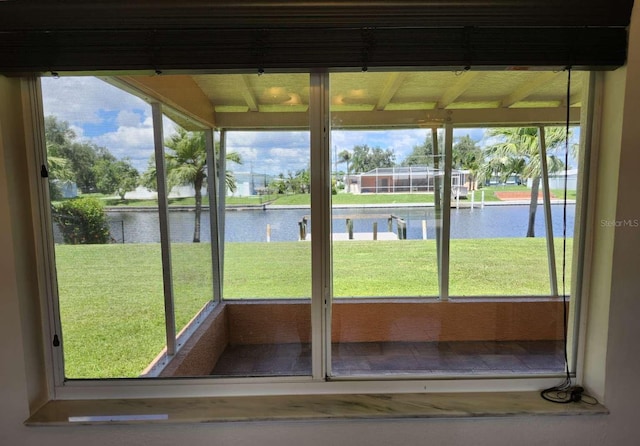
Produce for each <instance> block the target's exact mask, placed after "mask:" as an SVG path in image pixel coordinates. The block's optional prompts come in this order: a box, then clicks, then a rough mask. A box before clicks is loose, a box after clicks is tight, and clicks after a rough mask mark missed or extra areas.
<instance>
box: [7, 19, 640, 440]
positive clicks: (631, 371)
mask: <svg viewBox="0 0 640 446" xmlns="http://www.w3.org/2000/svg"><path fill="white" fill-rule="evenodd" d="M639 9H640V8H636V9H635V11H634V16H633V25H632V30H631V39H630V42H631V46H630V48H631V52H632V54H631V55H630V59H629V64H628V66H627V68H626V69H622V70H619V71H618V72H616V73H611V74H610V75H608V78H609V79H608V81H607V88H608V89H610V90H609V91H608V93H607V94H611V95H620V97H621V98H622V100H621V101H620V102H618V104H617V107H619V108H618V109H617V110H611V111H609V112H608V114H609V116H608V118H607V119H609V120H610V122H609V121H607V122H606V123H605V125H607V126H608V129H609V130H610V129H614V133H615V129H619V131H618V135H617V136H618V138H620V139H619V140H620V144H617V143H612V140H614V139H615V136H616V135H613V137H612V136H611V135H609V136H608V137H609V138H612V139H610V140H609V141H606V144H603V148H604V150H610V151H617V150H618V149H619V148H620V147H621V150H620V165H621V167H620V169H619V178H618V179H616V175H615V172H614V173H613V174H612V172H608V173H607V172H606V169H605V168H604V167H603V169H604V170H605V172H603V173H604V174H606V175H603V178H602V179H603V181H605V184H604V186H603V187H604V188H605V189H607V190H611V191H613V192H615V189H616V187H615V185H612V184H611V182H612V181H613V182H614V183H615V181H618V182H619V183H618V184H617V186H618V187H619V190H620V193H619V195H618V197H617V202H615V204H616V206H617V208H616V218H618V219H629V218H631V219H633V218H640V202H639V201H638V200H637V198H636V197H635V196H634V192H633V191H634V190H635V189H637V186H636V182H637V180H636V176H637V174H636V171H637V166H638V165H640V147H638V146H639V145H640V125H637V119H638V116H640V82H638V80H640V10H639ZM625 79H626V84H625V82H624V80H625ZM631 79H635V80H636V82H635V83H632V82H631V81H630V80H631ZM614 81H615V82H614ZM17 85H18V82H16V81H14V80H7V79H5V78H2V77H0V246H1V247H2V249H0V353H1V355H2V356H1V358H2V359H1V360H0V445H3V446H4V445H6V446H13V445H16V446H22V445H47V446H57V445H69V446H76V445H78V446H80V445H83V446H84V445H92V446H98V445H158V446H160V445H172V446H175V445H189V446H191V445H193V446H196V445H267V446H268V445H277V446H284V445H286V446H288V445H305V446H307V445H319V444H325V445H326V444H330V445H340V444H348V445H350V446H356V445H361V444H362V445H364V444H366V445H395V444H399V445H413V444H419V445H439V446H447V445H480V446H483V445H487V446H501V445H505V446H506V445H509V446H512V445H518V446H526V445H541V446H548V445H580V446H588V445H593V446H596V445H597V446H602V445H605V446H606V445H616V446H626V445H630V446H631V445H637V444H640V423H639V422H638V413H639V410H638V407H637V405H638V404H639V403H640V386H639V385H638V384H637V382H636V378H638V377H640V348H639V347H638V340H639V339H640V323H638V319H639V318H640V274H639V271H638V255H639V254H638V253H640V230H638V229H637V228H609V229H607V230H608V231H614V233H613V234H611V233H608V236H609V237H610V238H609V239H611V238H613V236H615V242H614V244H613V250H612V251H611V253H610V255H611V256H612V258H613V262H610V261H609V260H608V259H607V256H606V255H603V256H602V257H601V258H596V259H595V260H594V264H595V268H594V271H596V274H600V275H602V274H603V271H604V272H605V273H606V271H607V270H608V271H609V277H606V276H599V277H594V282H595V283H596V284H597V285H598V287H597V289H598V293H596V294H597V295H595V296H592V298H593V299H594V300H595V301H597V302H598V303H600V304H602V302H605V303H606V302H607V298H608V297H609V294H610V299H611V300H610V306H609V307H608V315H609V317H608V322H609V330H608V339H607V340H606V346H607V354H606V357H604V355H602V354H601V355H600V357H597V358H591V362H592V363H593V364H596V363H602V362H605V361H606V362H605V364H606V368H605V369H604V370H605V371H606V373H605V374H603V373H600V374H598V376H594V377H592V378H591V377H587V379H590V380H592V383H593V385H594V386H596V387H599V386H600V384H599V382H601V383H602V384H603V386H604V393H605V397H606V401H605V402H606V405H607V406H608V408H609V409H610V410H611V414H610V415H608V416H596V417H544V416H537V417H533V416H532V417H518V418H509V419H504V418H503V419H465V420H406V421H383V422H381V421H375V422H369V421H360V422H351V421H350V422H340V421H335V422H299V423H258V424H220V425H179V426H149V425H139V426H105V427H81V426H74V427H58V428H26V427H24V426H23V425H22V422H23V421H24V420H25V419H26V418H27V417H28V415H29V405H30V404H31V406H35V405H37V404H38V401H40V400H41V398H42V394H41V388H42V385H41V384H42V380H38V379H37V378H38V376H39V375H40V368H39V358H40V357H41V356H42V352H41V351H38V349H37V342H35V340H37V339H38V335H39V334H38V328H37V327H38V324H37V313H36V312H35V311H34V308H33V302H34V299H36V296H34V289H33V286H29V285H28V284H29V283H30V282H31V283H32V282H34V281H35V276H34V272H33V271H34V270H33V268H31V267H30V266H29V260H30V259H32V258H33V255H32V253H31V251H32V250H33V249H34V246H33V245H34V243H33V240H29V239H28V237H25V230H28V229H29V225H30V221H29V215H30V212H29V207H28V203H29V197H28V196H27V195H24V196H16V194H18V193H19V192H18V191H17V190H16V189H15V185H16V184H18V183H19V182H20V175H21V174H23V173H24V172H21V169H20V167H22V168H25V165H24V164H25V160H24V157H23V156H18V155H20V154H21V151H23V150H24V147H23V145H21V143H20V139H21V138H20V130H21V129H20V126H19V125H18V126H16V125H14V124H15V122H14V119H15V115H16V113H17V110H16V107H17V108H18V109H19V106H20V103H19V100H18V99H19V98H16V97H15V92H16V91H17ZM612 90H615V91H612ZM8 96H12V98H8ZM7 98H8V99H7ZM620 111H624V117H623V118H622V121H621V122H620V118H619V117H618V118H616V115H619V112H620ZM18 116H19V114H18ZM614 158H615V157H614ZM613 167H615V166H613ZM607 182H608V183H607ZM607 199H608V200H609V202H611V200H612V199H613V198H612V197H608V198H607ZM600 204H601V205H605V203H600ZM25 228H26V229H25ZM603 236H607V234H603ZM605 238H606V237H605ZM605 248H606V247H605ZM600 259H603V260H600ZM600 261H606V262H607V263H608V264H609V268H606V265H598V262H600ZM609 283H610V286H609V285H608V284H609ZM603 284H604V285H603ZM609 291H610V293H609ZM591 308H592V309H593V308H597V306H593V307H591ZM604 313H605V318H606V311H605V312H604ZM589 319H590V321H591V323H592V324H593V330H592V334H593V339H592V342H597V341H602V342H603V343H604V341H605V339H604V336H606V333H605V332H600V331H598V326H597V325H598V324H600V326H601V325H602V324H601V323H602V322H603V321H602V314H600V315H598V312H597V311H592V312H591V314H590V315H589ZM596 335H597V336H596ZM587 384H589V382H588V383H587Z"/></svg>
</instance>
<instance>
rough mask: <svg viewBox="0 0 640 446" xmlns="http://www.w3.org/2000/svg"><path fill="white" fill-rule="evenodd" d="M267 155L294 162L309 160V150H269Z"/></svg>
mask: <svg viewBox="0 0 640 446" xmlns="http://www.w3.org/2000/svg"><path fill="white" fill-rule="evenodd" d="M269 155H271V156H273V157H276V158H293V159H294V160H305V161H307V160H308V159H309V149H283V148H275V149H271V150H269Z"/></svg>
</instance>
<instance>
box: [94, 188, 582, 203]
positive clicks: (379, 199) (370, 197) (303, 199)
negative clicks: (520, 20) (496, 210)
mask: <svg viewBox="0 0 640 446" xmlns="http://www.w3.org/2000/svg"><path fill="white" fill-rule="evenodd" d="M511 191H518V192H523V191H529V189H527V188H526V187H525V186H490V187H484V188H482V189H479V190H477V191H475V201H476V203H479V202H480V200H481V198H482V192H484V200H485V201H487V202H489V201H500V199H498V197H496V195H495V192H511ZM551 192H552V194H553V195H554V196H555V197H556V198H562V197H563V196H564V192H563V191H562V190H552V191H551ZM92 195H96V196H98V197H99V198H101V199H102V200H104V203H105V205H107V206H157V205H158V202H157V201H156V200H124V201H123V200H120V199H117V198H113V197H105V196H101V195H99V194H92ZM567 198H568V199H569V200H575V198H576V192H575V191H569V192H568V194H567ZM331 199H332V202H333V204H334V205H337V206H340V205H343V204H356V205H357V204H379V205H385V204H403V203H407V204H413V203H433V201H434V199H433V194H432V193H414V194H350V193H345V192H340V193H338V194H336V195H333V196H332V197H331ZM470 200H471V192H469V195H468V197H467V199H466V200H464V199H463V201H470ZM202 203H203V204H204V205H205V206H208V205H209V197H207V196H205V197H203V198H202ZM265 203H266V204H274V205H290V206H309V205H310V203H311V195H310V194H291V195H263V196H252V197H226V204H227V206H259V205H262V204H265ZM193 205H195V200H194V198H193V197H185V198H172V199H170V200H169V206H193Z"/></svg>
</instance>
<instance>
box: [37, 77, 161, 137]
mask: <svg viewBox="0 0 640 446" xmlns="http://www.w3.org/2000/svg"><path fill="white" fill-rule="evenodd" d="M42 96H43V105H44V113H45V115H55V116H57V117H58V119H61V120H63V121H68V122H69V123H70V124H74V125H78V126H82V125H83V124H99V123H101V122H102V118H101V117H100V115H99V111H100V110H104V111H122V110H136V109H137V110H140V109H143V110H144V109H147V108H149V105H147V104H146V103H145V102H144V101H143V100H142V99H140V98H138V97H136V96H133V95H131V94H129V93H126V92H124V91H122V90H120V89H118V88H116V87H114V86H112V85H109V84H107V83H106V82H104V81H102V80H99V79H97V78H95V77H86V76H82V77H60V78H58V79H54V78H46V77H45V78H42Z"/></svg>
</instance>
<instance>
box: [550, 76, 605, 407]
mask: <svg viewBox="0 0 640 446" xmlns="http://www.w3.org/2000/svg"><path fill="white" fill-rule="evenodd" d="M570 98H571V67H570V66H569V67H567V115H566V121H565V134H564V149H565V151H564V166H565V172H564V196H563V207H562V312H563V314H562V316H563V317H562V321H563V346H564V367H565V378H564V381H563V382H562V383H561V384H560V385H557V386H554V387H549V388H548V389H544V390H542V391H541V392H540V396H541V397H542V398H543V399H545V400H547V401H550V402H552V403H558V404H569V403H579V402H584V403H586V404H589V405H596V404H598V400H597V399H596V398H594V397H592V396H591V395H588V394H586V393H584V388H583V387H581V386H577V385H576V386H574V385H573V382H572V379H571V371H570V370H569V355H568V351H567V350H568V346H567V338H568V328H569V327H568V316H567V293H566V286H567V276H566V275H567V186H568V174H567V169H568V167H569V121H570V119H571V114H570ZM545 187H549V185H548V184H547V185H545Z"/></svg>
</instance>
